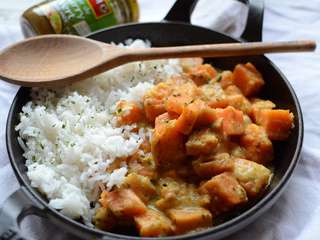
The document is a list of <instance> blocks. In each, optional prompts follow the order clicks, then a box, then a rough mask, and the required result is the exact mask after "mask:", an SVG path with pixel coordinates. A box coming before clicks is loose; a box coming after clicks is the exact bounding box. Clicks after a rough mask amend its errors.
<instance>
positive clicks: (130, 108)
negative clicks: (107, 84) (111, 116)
mask: <svg viewBox="0 0 320 240" xmlns="http://www.w3.org/2000/svg"><path fill="white" fill-rule="evenodd" d="M116 114H117V118H118V123H119V124H121V125H122V124H133V123H137V122H139V121H141V120H142V119H143V111H142V109H141V108H140V107H139V106H138V105H137V104H136V103H134V102H128V101H124V100H121V101H119V102H117V106H116Z"/></svg>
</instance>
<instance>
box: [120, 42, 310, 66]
mask: <svg viewBox="0 0 320 240" xmlns="http://www.w3.org/2000/svg"><path fill="white" fill-rule="evenodd" d="M315 48H316V43H315V41H311V40H301V41H288V42H251V43H223V44H204V45H194V46H192V45H190V46H178V47H155V48H145V49H143V48H141V49H137V48H135V49H132V52H130V51H128V52H127V54H126V56H127V57H128V60H129V59H130V61H133V60H141V59H143V60H151V59H160V58H184V57H231V56H246V55H261V54H265V53H281V52H305V51H313V50H314V49H315Z"/></svg>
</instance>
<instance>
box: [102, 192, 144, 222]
mask: <svg viewBox="0 0 320 240" xmlns="http://www.w3.org/2000/svg"><path fill="white" fill-rule="evenodd" d="M99 201H100V203H101V204H102V206H103V207H105V205H107V206H108V207H109V208H110V210H111V211H112V213H113V214H114V215H115V216H118V217H134V216H136V215H139V214H142V213H144V212H145V211H146V209H147V208H146V206H145V205H144V203H143V202H142V201H141V199H140V198H139V197H138V196H137V195H136V194H135V193H134V192H133V191H132V190H131V189H117V190H114V191H112V192H107V191H104V192H102V194H101V198H100V200H99Z"/></svg>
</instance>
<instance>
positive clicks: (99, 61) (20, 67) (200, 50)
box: [0, 35, 316, 87]
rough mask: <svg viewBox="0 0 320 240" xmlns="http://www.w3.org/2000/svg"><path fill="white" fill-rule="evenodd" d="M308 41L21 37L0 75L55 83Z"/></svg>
mask: <svg viewBox="0 0 320 240" xmlns="http://www.w3.org/2000/svg"><path fill="white" fill-rule="evenodd" d="M315 47H316V44H315V42H314V41H291V42H273V43H272V42H270V43H263V42H255V43H227V44H206V45H190V46H181V47H161V48H123V47H118V46H114V45H110V44H105V43H102V42H98V41H94V40H91V39H88V38H83V37H77V36H71V35H45V36H40V37H35V38H30V39H26V40H24V41H21V42H19V43H17V44H15V45H13V46H11V47H9V48H6V49H4V50H3V51H2V52H1V53H0V78H2V79H3V80H5V81H8V82H11V83H14V84H19V85H23V86H29V87H30V86H57V85H66V84H68V83H71V82H75V81H78V80H82V79H86V78H89V77H92V76H94V75H96V74H99V73H101V72H104V71H106V70H108V69H111V68H114V67H117V66H119V65H122V64H125V63H128V62H133V61H138V60H150V59H160V58H184V57H230V56H244V55H260V54H264V53H277V52H278V53H279V52H300V51H313V50H314V49H315Z"/></svg>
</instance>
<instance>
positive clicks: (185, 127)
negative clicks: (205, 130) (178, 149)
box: [176, 100, 205, 135]
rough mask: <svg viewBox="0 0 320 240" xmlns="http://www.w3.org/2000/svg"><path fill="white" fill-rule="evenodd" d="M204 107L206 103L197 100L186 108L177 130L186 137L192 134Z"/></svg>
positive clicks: (177, 123)
mask: <svg viewBox="0 0 320 240" xmlns="http://www.w3.org/2000/svg"><path fill="white" fill-rule="evenodd" d="M204 107H205V106H204V103H203V102H202V101H201V100H195V101H194V102H192V103H190V104H188V105H187V106H185V107H184V108H183V111H182V113H181V115H180V116H179V118H178V119H177V121H176V128H177V130H178V131H179V132H181V133H183V134H185V135H188V134H190V133H191V131H192V129H193V127H194V125H195V123H196V121H197V119H198V117H199V116H200V114H201V113H202V111H203V109H204Z"/></svg>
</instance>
